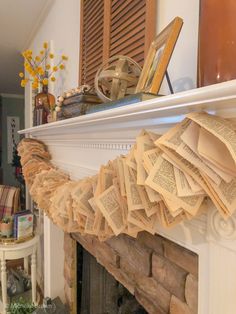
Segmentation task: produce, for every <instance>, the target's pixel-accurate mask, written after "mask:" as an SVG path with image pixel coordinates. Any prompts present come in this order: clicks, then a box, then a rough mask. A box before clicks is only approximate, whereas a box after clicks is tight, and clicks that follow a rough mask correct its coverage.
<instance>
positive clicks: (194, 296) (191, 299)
mask: <svg viewBox="0 0 236 314" xmlns="http://www.w3.org/2000/svg"><path fill="white" fill-rule="evenodd" d="M185 299H186V303H187V304H188V306H189V308H190V309H191V313H192V314H197V312H198V281H197V278H196V277H194V276H193V275H192V274H188V276H187V279H186V284H185Z"/></svg>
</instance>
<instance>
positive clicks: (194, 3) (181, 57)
mask: <svg viewBox="0 0 236 314" xmlns="http://www.w3.org/2000/svg"><path fill="white" fill-rule="evenodd" d="M154 1H157V33H159V32H160V31H161V30H162V29H163V28H165V26H167V24H168V23H169V22H171V20H172V19H173V18H174V17H176V16H179V17H181V18H182V19H183V20H184V24H183V27H182V30H181V33H180V36H179V38H178V41H177V43H176V46H175V50H174V52H173V55H172V58H171V60H170V64H169V66H168V72H169V75H170V79H171V82H172V86H173V89H174V92H180V91H183V90H188V89H193V88H196V80H197V50H198V21H199V0H177V1H176V0H154ZM169 93H170V92H169V89H168V87H167V84H166V80H165V79H164V81H163V85H162V88H161V90H160V94H169Z"/></svg>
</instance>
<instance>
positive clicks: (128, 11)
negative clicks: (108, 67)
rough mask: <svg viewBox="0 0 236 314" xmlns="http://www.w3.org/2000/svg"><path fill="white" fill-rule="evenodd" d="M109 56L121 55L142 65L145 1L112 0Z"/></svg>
mask: <svg viewBox="0 0 236 314" xmlns="http://www.w3.org/2000/svg"><path fill="white" fill-rule="evenodd" d="M111 2H112V5H111V35H110V36H111V37H110V38H111V39H110V56H114V55H117V54H122V55H125V56H129V57H131V58H133V59H134V60H135V61H137V62H138V63H139V64H141V65H143V61H144V36H145V9H146V1H145V0H126V1H125V0H121V1H117V0H112V1H111Z"/></svg>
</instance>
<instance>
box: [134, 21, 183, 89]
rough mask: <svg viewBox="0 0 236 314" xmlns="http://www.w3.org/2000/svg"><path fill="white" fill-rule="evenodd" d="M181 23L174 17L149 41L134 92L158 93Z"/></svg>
mask: <svg viewBox="0 0 236 314" xmlns="http://www.w3.org/2000/svg"><path fill="white" fill-rule="evenodd" d="M182 25H183V20H182V19H181V18H180V17H176V18H175V19H174V20H173V21H172V22H170V24H168V25H167V26H166V28H164V29H163V31H162V32H161V33H160V34H159V35H158V36H157V37H156V39H155V40H154V41H153V42H152V43H151V46H150V48H149V51H148V55H147V58H146V60H145V62H144V66H143V70H142V72H141V75H140V78H139V81H138V84H137V87H136V91H135V92H136V93H140V92H143V93H150V94H156V95H157V94H158V92H159V90H160V87H161V83H162V81H163V78H164V75H165V72H166V69H167V66H168V64H169V61H170V58H171V55H172V53H173V50H174V47H175V44H176V41H177V39H178V37H179V33H180V31H181V28H182Z"/></svg>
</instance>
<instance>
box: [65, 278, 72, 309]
mask: <svg viewBox="0 0 236 314" xmlns="http://www.w3.org/2000/svg"><path fill="white" fill-rule="evenodd" d="M64 291H65V299H66V303H67V305H68V306H69V308H70V309H72V308H73V305H74V294H73V289H72V288H70V287H69V286H68V285H67V284H66V283H65V286H64Z"/></svg>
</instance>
